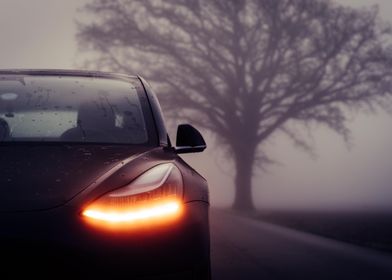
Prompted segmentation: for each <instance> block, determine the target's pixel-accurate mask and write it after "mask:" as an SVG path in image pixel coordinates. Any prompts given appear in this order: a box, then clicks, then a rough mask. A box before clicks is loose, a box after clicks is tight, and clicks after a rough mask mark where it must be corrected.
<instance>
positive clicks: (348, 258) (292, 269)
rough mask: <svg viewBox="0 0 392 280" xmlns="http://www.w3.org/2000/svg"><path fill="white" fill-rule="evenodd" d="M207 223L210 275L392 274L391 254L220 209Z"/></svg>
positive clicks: (376, 279) (331, 279)
mask: <svg viewBox="0 0 392 280" xmlns="http://www.w3.org/2000/svg"><path fill="white" fill-rule="evenodd" d="M210 223H211V256H212V279H213V280H220V279H222V280H231V279H246V280H251V279H271V280H274V279H301V280H302V279H312V280H317V279H328V280H335V279H356V280H357V279H369V280H370V279H371V280H382V279H388V280H391V279H392V255H387V254H383V253H379V252H377V251H373V250H370V249H365V248H362V247H357V246H354V245H350V244H347V243H343V242H338V241H335V240H331V239H327V238H323V237H319V236H316V235H312V234H307V233H303V232H299V231H295V230H292V229H287V228H284V227H280V226H276V225H271V224H267V223H263V222H260V221H257V220H253V219H251V218H246V217H241V216H236V215H233V214H230V213H227V212H224V211H218V210H211V214H210ZM391 238H392V237H391Z"/></svg>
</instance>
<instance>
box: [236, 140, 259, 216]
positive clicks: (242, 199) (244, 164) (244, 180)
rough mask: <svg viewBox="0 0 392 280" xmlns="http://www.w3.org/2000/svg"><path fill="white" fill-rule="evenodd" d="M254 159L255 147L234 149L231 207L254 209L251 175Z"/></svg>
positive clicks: (243, 209)
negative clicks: (234, 170) (232, 200)
mask: <svg viewBox="0 0 392 280" xmlns="http://www.w3.org/2000/svg"><path fill="white" fill-rule="evenodd" d="M254 160H255V148H253V147H251V146H246V147H242V149H236V150H235V156H234V161H235V166H236V175H235V186H234V188H235V197H234V203H233V209H235V210H238V211H242V212H252V211H254V210H255V207H254V204H253V200H252V175H253V164H254Z"/></svg>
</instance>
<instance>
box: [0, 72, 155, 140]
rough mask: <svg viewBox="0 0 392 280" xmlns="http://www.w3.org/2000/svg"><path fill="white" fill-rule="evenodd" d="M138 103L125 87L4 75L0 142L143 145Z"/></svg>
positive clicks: (134, 88)
mask: <svg viewBox="0 0 392 280" xmlns="http://www.w3.org/2000/svg"><path fill="white" fill-rule="evenodd" d="M135 83H136V81H135ZM142 104H143V103H142V102H141V100H140V96H139V93H138V90H137V86H136V85H135V84H132V83H131V82H125V81H120V80H114V79H106V78H89V77H70V76H59V77H57V76H56V77H55V76H25V77H19V76H18V77H12V76H7V75H5V76H2V77H0V141H3V142H18V141H29V142H30V141H33V142H42V141H49V142H51V141H53V142H77V143H79V142H87V143H124V144H127V143H130V144H143V143H147V142H148V141H149V136H148V135H149V129H148V125H147V124H146V121H145V116H146V115H148V114H149V108H148V106H146V105H145V104H144V105H142ZM144 107H145V108H144ZM147 117H148V116H147Z"/></svg>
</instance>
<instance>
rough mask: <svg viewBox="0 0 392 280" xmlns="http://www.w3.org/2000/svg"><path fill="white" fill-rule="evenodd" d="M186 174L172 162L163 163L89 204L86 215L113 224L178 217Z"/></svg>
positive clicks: (83, 213)
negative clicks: (183, 174)
mask: <svg viewBox="0 0 392 280" xmlns="http://www.w3.org/2000/svg"><path fill="white" fill-rule="evenodd" d="M182 190H183V186H182V177H181V173H180V171H179V170H178V168H177V167H176V166H175V165H174V164H172V163H164V164H159V165H157V166H155V167H153V168H151V169H149V170H147V171H146V172H144V173H143V174H142V175H140V176H139V177H137V178H136V179H135V180H134V181H132V182H131V183H130V184H129V185H127V186H125V187H121V188H119V189H116V190H114V191H111V192H109V193H107V194H105V195H103V196H101V197H100V198H98V199H97V200H95V201H94V202H93V203H92V204H90V205H88V206H87V207H86V208H85V209H84V210H83V212H82V215H83V216H85V217H87V218H90V219H91V220H95V221H101V222H106V223H110V224H128V225H129V224H135V223H139V222H149V221H152V220H166V219H167V218H170V217H176V216H178V215H179V214H180V211H181V198H182Z"/></svg>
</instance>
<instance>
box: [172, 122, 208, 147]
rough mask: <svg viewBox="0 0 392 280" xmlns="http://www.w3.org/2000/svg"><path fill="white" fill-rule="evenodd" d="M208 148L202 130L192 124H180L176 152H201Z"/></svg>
mask: <svg viewBox="0 0 392 280" xmlns="http://www.w3.org/2000/svg"><path fill="white" fill-rule="evenodd" d="M205 148H207V145H206V142H205V141H204V139H203V136H201V134H200V132H199V131H198V130H197V129H196V128H194V127H193V126H191V125H190V124H180V125H179V126H178V128H177V140H176V148H175V150H176V153H177V154H185V153H200V152H202V151H204V150H205Z"/></svg>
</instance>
